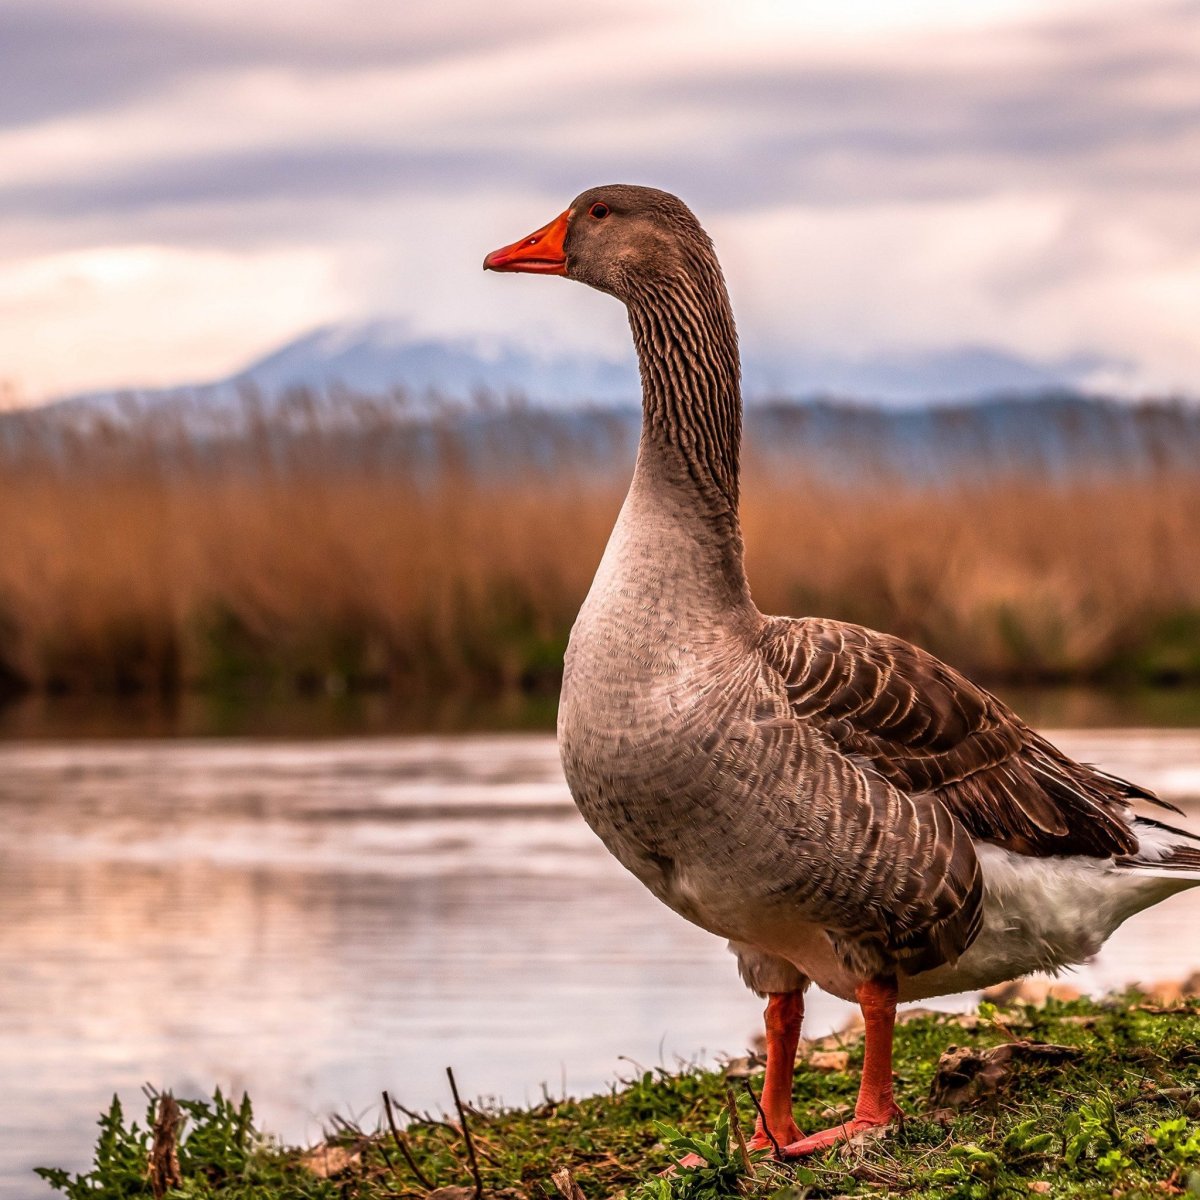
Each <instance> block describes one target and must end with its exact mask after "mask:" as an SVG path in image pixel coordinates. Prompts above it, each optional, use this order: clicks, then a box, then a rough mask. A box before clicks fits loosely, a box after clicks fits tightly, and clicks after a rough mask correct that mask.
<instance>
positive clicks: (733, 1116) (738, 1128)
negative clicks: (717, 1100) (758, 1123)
mask: <svg viewBox="0 0 1200 1200" xmlns="http://www.w3.org/2000/svg"><path fill="white" fill-rule="evenodd" d="M725 1103H726V1104H727V1105H728V1106H729V1124H730V1127H731V1128H732V1129H733V1136H734V1137H735V1138H736V1139H737V1147H738V1154H739V1155H741V1159H742V1170H744V1171H745V1172H746V1174H747V1175H748V1176H749V1177H750V1178H751V1179H753V1178H754V1164H753V1163H752V1162H751V1161H750V1151H749V1149H748V1148H747V1146H746V1137H745V1134H743V1133H742V1121H741V1118H740V1117H739V1116H738V1109H737V1097H736V1096H735V1095H734V1094H733V1088H731V1087H730V1086H729V1084H726V1085H725Z"/></svg>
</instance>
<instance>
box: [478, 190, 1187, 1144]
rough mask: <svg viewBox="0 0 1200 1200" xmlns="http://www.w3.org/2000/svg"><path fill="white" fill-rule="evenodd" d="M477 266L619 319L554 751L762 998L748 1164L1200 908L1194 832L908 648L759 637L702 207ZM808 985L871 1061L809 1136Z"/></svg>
mask: <svg viewBox="0 0 1200 1200" xmlns="http://www.w3.org/2000/svg"><path fill="white" fill-rule="evenodd" d="M483 265H484V269H485V270H490V271H499V272H525V273H530V274H537V275H560V276H565V277H566V278H568V279H574V280H578V281H579V282H581V283H586V284H588V285H589V286H591V287H593V288H596V289H598V290H600V291H602V292H606V293H608V294H610V295H612V296H614V297H616V298H617V299H618V300H620V301H622V302H623V303H624V305H625V307H626V309H627V311H628V317H629V325H630V329H631V331H632V334H633V341H634V345H635V347H636V349H637V357H638V363H639V367H640V372H641V383H642V392H643V408H642V427H641V436H640V440H639V445H638V453H637V461H636V465H635V467H634V471H633V478H632V482H631V484H630V487H629V492H628V495H627V496H626V498H625V502H624V504H623V506H622V508H621V511H620V515H619V517H618V519H617V522H616V526H615V528H614V529H613V532H612V536H611V539H610V540H609V543H608V546H607V548H606V550H605V551H604V555H603V558H602V560H601V562H600V565H599V568H598V570H597V573H596V577H595V580H594V582H593V584H592V587H591V590H590V591H589V593H588V595H587V599H586V600H585V602H584V604H583V607H582V609H581V610H580V612H579V616H578V619H577V620H576V622H575V625H574V627H573V629H572V632H571V637H570V642H569V646H568V649H567V652H566V661H565V666H564V676H563V684H562V696H561V704H560V708H559V716H558V742H559V749H560V753H561V758H562V764H563V769H564V772H565V775H566V779H567V782H568V784H569V786H570V790H571V794H572V796H573V797H574V800H575V803H576V805H577V806H578V808H579V811H580V812H581V813H582V815H583V817H584V819H585V820H586V821H587V823H588V824H589V825H590V826H591V828H592V829H593V830H594V831H595V833H596V834H598V835H599V837H600V839H601V840H602V841H603V843H604V845H605V846H606V847H607V848H608V850H609V851H610V852H611V853H612V854H613V855H614V856H615V857H616V858H617V860H618V861H619V862H620V863H621V864H622V865H623V866H624V867H626V868H627V869H628V870H629V871H630V872H632V873H633V875H635V876H636V877H637V879H639V880H640V881H641V882H642V883H643V884H644V885H645V886H646V887H647V888H648V889H649V890H650V891H651V892H652V893H653V894H654V895H655V896H656V897H657V898H658V899H659V900H661V901H662V902H663V903H665V904H666V905H668V906H669V907H670V908H672V909H674V911H675V912H677V913H679V914H680V915H681V916H683V917H684V918H686V919H687V920H689V921H691V922H694V923H695V924H696V925H699V926H700V927H701V928H703V929H706V930H708V931H710V932H711V933H713V934H716V935H718V936H719V937H722V938H724V939H726V940H727V941H728V944H729V948H730V949H731V950H732V951H733V953H734V954H735V955H736V956H737V960H738V968H739V971H740V973H741V976H742V979H743V980H744V982H745V983H746V984H747V986H748V987H750V988H751V989H752V990H753V991H754V992H756V993H757V994H758V995H759V996H761V997H764V998H765V999H766V1002H767V1003H766V1013H765V1021H766V1045H767V1059H766V1067H765V1078H764V1081H763V1085H762V1095H761V1115H760V1117H759V1119H758V1122H757V1125H756V1128H755V1131H754V1136H753V1141H752V1143H751V1144H752V1146H753V1147H754V1148H756V1149H764V1150H765V1149H768V1148H774V1149H775V1150H776V1153H777V1154H778V1155H779V1156H781V1157H783V1158H785V1159H790V1158H797V1157H800V1156H803V1155H807V1154H811V1153H813V1152H815V1151H820V1150H823V1149H825V1148H827V1147H830V1146H833V1145H835V1144H836V1143H839V1142H842V1141H844V1140H846V1139H848V1138H850V1137H853V1136H855V1135H857V1134H860V1133H862V1132H864V1131H867V1130H871V1129H875V1128H879V1127H883V1126H886V1125H889V1124H891V1123H892V1122H893V1121H894V1120H896V1119H897V1118H899V1117H900V1116H901V1114H900V1110H899V1108H898V1107H897V1105H896V1103H895V1100H894V1098H893V1092H892V1033H893V1027H894V1024H895V1017H896V1004H897V1002H898V1001H909V1000H920V999H926V998H929V997H933V996H938V995H945V994H949V993H954V992H961V991H968V990H972V989H977V988H982V987H986V986H988V985H991V984H995V983H999V982H1001V981H1004V980H1008V979H1013V978H1017V977H1020V976H1022V975H1025V974H1028V973H1030V972H1033V971H1050V972H1054V971H1058V970H1060V969H1062V968H1066V967H1069V966H1071V965H1074V964H1078V963H1081V962H1083V961H1085V960H1087V959H1088V958H1090V957H1091V956H1092V955H1094V954H1095V953H1096V951H1097V950H1098V949H1099V948H1100V946H1101V945H1102V944H1103V943H1104V941H1105V940H1106V939H1107V938H1108V937H1109V935H1110V934H1111V933H1112V932H1113V931H1114V930H1115V929H1116V928H1117V926H1119V925H1120V924H1121V923H1122V922H1123V921H1124V920H1126V918H1128V917H1130V916H1132V915H1133V914H1134V913H1137V912H1139V911H1140V910H1142V909H1144V908H1147V907H1148V906H1150V905H1152V904H1155V903H1158V902H1159V901H1161V900H1163V899H1165V898H1166V897H1168V896H1170V895H1172V894H1174V893H1176V892H1178V891H1180V890H1181V889H1184V888H1189V887H1194V886H1196V885H1197V884H1200V836H1198V835H1196V834H1194V833H1189V832H1187V831H1186V830H1184V829H1181V828H1179V827H1178V826H1175V825H1171V824H1169V823H1167V822H1166V821H1163V820H1160V819H1157V818H1156V817H1154V816H1148V815H1139V814H1143V813H1144V811H1145V809H1146V807H1147V806H1157V808H1160V809H1161V808H1172V807H1173V806H1171V805H1168V804H1166V803H1165V802H1164V801H1162V800H1160V799H1158V798H1157V797H1156V796H1154V795H1153V794H1152V793H1151V792H1149V791H1146V790H1145V789H1143V788H1139V787H1137V786H1136V785H1134V784H1132V783H1128V782H1126V781H1125V780H1122V779H1118V778H1116V777H1114V776H1112V775H1109V774H1106V773H1105V772H1103V771H1100V770H1098V769H1096V768H1095V767H1091V766H1085V765H1083V764H1081V763H1077V762H1074V761H1072V760H1071V759H1070V758H1068V757H1067V756H1066V755H1065V754H1063V753H1062V752H1061V751H1059V750H1058V749H1057V748H1056V747H1055V746H1054V745H1052V744H1051V743H1050V742H1049V741H1047V740H1046V739H1045V738H1044V737H1042V736H1040V735H1039V734H1038V733H1036V732H1035V731H1034V730H1033V729H1031V728H1030V727H1029V726H1028V725H1026V724H1025V723H1024V722H1023V721H1022V720H1021V719H1020V717H1018V716H1017V715H1016V714H1015V713H1014V712H1013V711H1012V710H1011V709H1010V708H1008V707H1007V706H1006V705H1005V704H1004V703H1002V702H1001V701H1000V700H998V699H997V698H996V697H995V696H993V695H991V694H989V693H988V692H987V691H985V690H983V689H982V688H980V687H977V686H976V685H975V684H973V683H972V682H971V681H970V680H968V679H967V678H965V677H964V676H963V675H961V674H960V673H959V672H957V671H956V670H954V669H953V668H952V667H950V666H948V665H946V664H945V663H943V662H941V661H939V660H938V659H937V658H935V657H934V656H933V655H931V654H929V653H927V652H926V651H924V650H922V649H920V648H918V647H917V646H914V645H912V644H910V643H909V642H907V641H904V640H902V639H901V638H898V637H894V636H891V635H889V634H887V633H879V632H876V631H874V630H871V629H866V628H863V627H860V626H858V625H852V624H846V623H843V622H841V621H837V620H831V619H826V618H823V617H815V616H814V617H801V618H790V617H771V616H765V615H764V614H762V613H760V612H759V611H758V609H757V608H756V607H755V605H754V603H753V601H752V600H751V597H750V589H749V586H748V584H747V580H746V573H745V570H744V567H743V552H742V535H741V530H740V526H739V521H738V471H739V443H740V436H741V417H742V404H741V389H740V364H739V355H738V343H737V334H736V331H735V327H734V320H733V313H732V309H731V306H730V301H729V296H728V292H727V290H726V287H725V282H724V278H723V276H722V273H721V268H720V265H719V264H718V261H717V258H716V254H715V251H714V248H713V244H712V242H711V240H710V239H709V237H708V235H707V234H706V233H705V232H704V230H703V229H702V227H701V226H700V223H699V222H698V221H697V219H696V217H695V216H694V215H693V214H692V212H691V211H690V209H688V207H687V206H686V205H685V204H684V203H683V202H682V201H681V200H679V199H678V198H677V197H675V196H673V195H671V194H669V193H667V192H662V191H658V190H656V189H653V188H648V187H635V186H631V185H624V184H614V185H610V186H606V187H598V188H592V189H590V190H588V191H585V192H583V193H582V194H581V195H580V196H578V197H577V198H576V199H575V200H574V201H573V202H572V203H571V205H570V206H569V207H568V208H567V209H566V211H565V212H563V213H562V214H561V215H559V216H557V217H555V219H554V220H553V221H551V222H550V223H549V224H548V225H545V226H543V227H542V228H540V229H538V230H536V231H535V232H534V233H532V234H530V235H528V236H527V237H524V238H522V239H521V240H520V241H517V242H514V243H512V244H511V245H509V246H505V247H503V248H502V249H500V250H496V251H494V252H492V253H491V254H489V255H488V256H487V257H486V258H485V259H484V264H483ZM1151 811H1156V809H1154V808H1153V807H1151ZM1176 811H1178V810H1176ZM810 984H815V985H816V986H817V987H819V988H822V989H823V990H825V991H826V992H829V993H832V994H833V995H834V996H839V997H841V998H843V999H845V1000H849V1001H852V1002H854V1001H856V1002H857V1003H858V1005H859V1006H860V1007H861V1010H862V1015H863V1020H864V1026H865V1045H864V1061H863V1068H862V1078H861V1086H860V1090H859V1094H858V1099H857V1103H856V1105H855V1108H854V1114H853V1117H852V1118H850V1119H848V1120H846V1121H844V1122H843V1123H842V1124H840V1125H837V1126H834V1127H833V1128H830V1129H825V1130H822V1131H819V1132H815V1133H811V1134H809V1135H807V1136H806V1135H805V1134H803V1133H802V1132H801V1130H800V1129H799V1127H798V1126H797V1124H796V1121H795V1119H794V1114H793V1110H792V1081H793V1071H794V1063H795V1056H796V1049H797V1045H798V1039H799V1035H800V1026H801V1021H802V1019H803V1013H804V994H805V991H806V989H807V988H808V987H809V986H810Z"/></svg>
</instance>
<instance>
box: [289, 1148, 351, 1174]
mask: <svg viewBox="0 0 1200 1200" xmlns="http://www.w3.org/2000/svg"><path fill="white" fill-rule="evenodd" d="M361 1161H362V1151H361V1150H357V1149H351V1148H350V1147H349V1146H336V1145H335V1146H331V1145H329V1144H328V1143H325V1142H322V1143H321V1145H319V1146H314V1147H313V1148H312V1149H311V1150H309V1151H308V1152H307V1153H306V1154H304V1156H303V1157H302V1158H301V1159H300V1165H301V1166H302V1167H305V1168H307V1169H308V1170H309V1171H311V1172H312V1173H313V1174H314V1175H316V1176H317V1178H318V1179H332V1178H333V1177H334V1176H335V1175H340V1174H341V1173H342V1172H343V1171H347V1170H349V1169H350V1168H351V1167H356V1166H358V1164H359V1163H360V1162H361Z"/></svg>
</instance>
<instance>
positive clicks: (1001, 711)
mask: <svg viewBox="0 0 1200 1200" xmlns="http://www.w3.org/2000/svg"><path fill="white" fill-rule="evenodd" d="M761 648H762V651H763V655H764V657H765V658H766V660H767V662H768V663H769V664H770V665H771V667H772V668H773V669H774V670H775V671H776V672H778V674H779V676H780V677H781V678H782V680H783V683H784V686H785V688H786V694H787V697H788V701H789V705H790V708H791V712H792V714H793V715H794V716H795V717H796V718H797V719H799V720H801V721H804V722H806V723H809V724H811V725H813V726H816V727H817V728H818V729H819V730H821V731H822V732H823V733H824V734H825V735H826V736H827V737H828V738H829V739H830V740H831V741H832V742H833V743H834V744H835V745H836V746H837V748H838V749H839V750H841V751H842V752H843V753H845V754H847V755H850V756H853V757H854V758H856V759H857V760H859V761H865V762H867V763H869V764H870V766H871V767H872V768H873V769H874V770H875V771H877V772H878V773H879V774H880V775H881V776H882V777H883V778H884V779H886V780H887V781H888V782H889V783H891V784H892V785H893V786H894V787H896V788H897V789H898V790H899V791H901V792H903V793H906V794H908V795H910V796H912V795H918V794H930V795H932V796H935V797H937V798H938V800H940V801H941V804H942V805H944V807H945V810H946V811H947V813H948V814H949V815H950V816H952V817H953V818H954V819H955V820H956V821H958V822H960V823H961V824H962V825H963V826H965V828H966V830H967V831H968V832H969V833H970V834H971V835H972V836H973V837H976V838H978V839H980V840H983V841H989V842H995V843H996V844H998V845H1001V846H1004V847H1005V848H1007V849H1010V850H1013V851H1016V852H1017V853H1020V854H1027V855H1033V856H1038V857H1044V856H1049V855H1060V854H1081V855H1087V856H1091V857H1099V858H1104V857H1110V856H1114V855H1128V854H1132V853H1134V852H1135V851H1136V849H1137V837H1136V835H1135V834H1134V833H1133V831H1132V830H1131V829H1130V827H1129V824H1128V812H1129V805H1130V803H1131V801H1133V800H1135V799H1140V800H1148V801H1150V802H1153V803H1156V804H1160V805H1162V806H1163V807H1167V808H1169V807H1172V806H1170V805H1167V804H1165V803H1164V802H1163V801H1161V800H1159V799H1158V797H1156V796H1155V795H1154V794H1153V793H1151V792H1148V791H1146V790H1144V789H1142V788H1139V787H1136V786H1135V785H1133V784H1130V783H1127V782H1126V781H1125V780H1123V779H1118V778H1117V777H1116V776H1113V775H1109V774H1107V773H1106V772H1103V771H1098V770H1095V769H1094V768H1092V767H1089V766H1086V765H1084V764H1082V763H1077V762H1074V761H1073V760H1072V759H1070V758H1068V757H1067V756H1066V755H1065V754H1063V753H1062V752H1061V751H1059V750H1058V749H1056V748H1055V747H1054V746H1052V745H1051V744H1050V743H1049V742H1047V741H1046V740H1045V739H1044V738H1043V737H1041V736H1040V735H1039V734H1037V733H1035V732H1034V731H1033V730H1031V729H1030V728H1029V727H1028V726H1027V725H1025V724H1024V722H1023V721H1021V719H1020V718H1019V717H1018V716H1017V715H1016V714H1015V713H1013V712H1012V711H1011V710H1010V709H1009V708H1008V707H1007V706H1006V705H1004V704H1003V703H1002V702H1001V701H1000V700H998V699H997V698H996V697H995V696H993V695H991V694H990V693H988V692H986V691H985V690H984V689H983V688H980V687H977V686H976V685H975V684H973V683H971V682H970V680H968V679H966V678H965V677H964V676H963V675H960V674H959V673H958V672H957V671H955V670H954V669H953V668H951V667H949V666H947V665H946V664H945V663H943V662H941V661H940V660H939V659H937V658H935V657H934V656H933V655H931V654H928V653H926V652H925V651H923V650H920V649H919V648H917V647H916V646H913V645H911V644H910V643H908V642H906V641H904V640H903V639H901V638H897V637H893V636H891V635H889V634H883V633H876V632H875V631H873V630H870V629H865V628H863V627H861V626H858V625H848V624H845V623H843V622H840V621H829V620H823V619H818V618H803V619H799V620H793V619H787V618H776V619H774V620H771V621H768V622H767V625H766V627H765V631H764V635H763V642H762V647H761Z"/></svg>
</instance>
